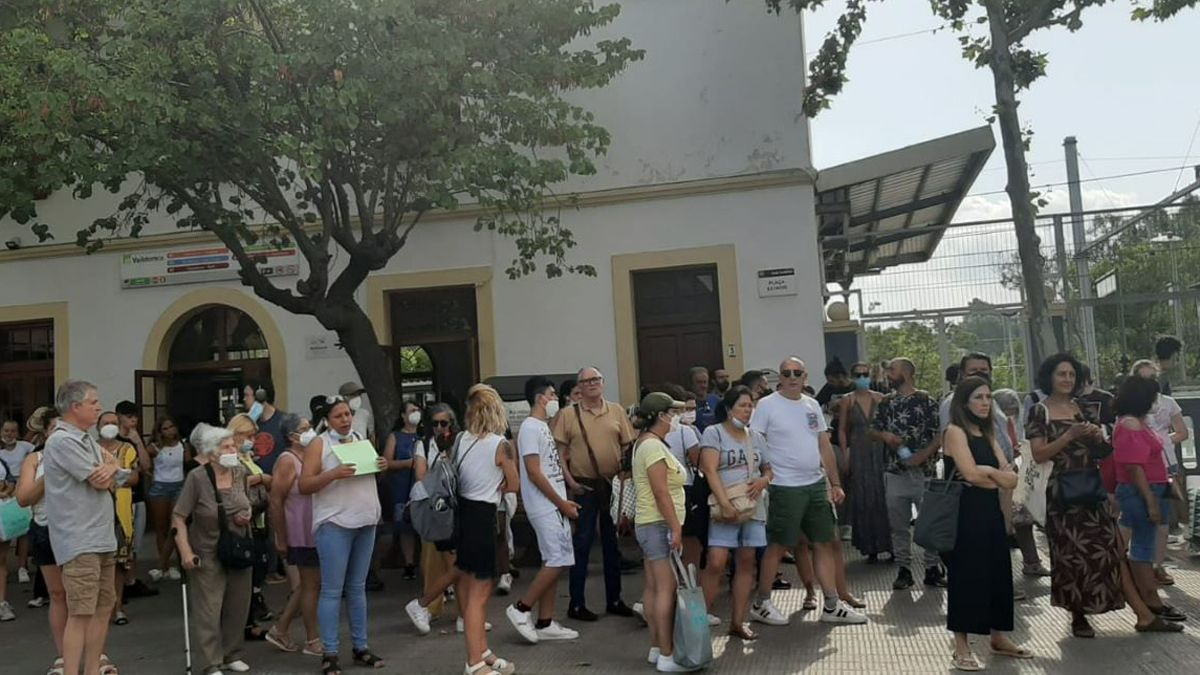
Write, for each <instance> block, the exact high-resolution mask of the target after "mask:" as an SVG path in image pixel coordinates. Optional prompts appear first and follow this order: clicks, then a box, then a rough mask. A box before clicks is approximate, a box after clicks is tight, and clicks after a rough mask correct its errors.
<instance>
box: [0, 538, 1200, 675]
mask: <svg viewBox="0 0 1200 675" xmlns="http://www.w3.org/2000/svg"><path fill="white" fill-rule="evenodd" d="M1173 563H1174V564H1176V565H1178V567H1177V568H1176V569H1174V570H1173V572H1174V574H1175V578H1176V579H1177V581H1178V584H1177V585H1176V586H1175V587H1173V588H1170V589H1167V591H1166V595H1167V597H1168V598H1169V602H1171V603H1172V604H1174V605H1176V606H1177V607H1179V608H1180V609H1182V610H1183V611H1184V612H1185V613H1186V614H1188V615H1189V616H1192V617H1196V618H1197V619H1198V620H1193V621H1190V622H1189V623H1188V624H1187V629H1186V632H1185V633H1183V634H1179V635H1139V634H1137V633H1135V632H1134V630H1133V617H1132V614H1131V613H1130V612H1128V611H1122V612H1114V613H1110V614H1107V615H1104V616H1101V617H1096V618H1095V621H1094V622H1093V625H1095V627H1096V629H1097V632H1098V633H1099V637H1098V638H1097V639H1095V640H1078V639H1074V638H1072V637H1070V634H1069V630H1068V625H1067V624H1068V617H1067V615H1066V614H1065V613H1064V612H1062V611H1061V610H1058V609H1055V608H1052V607H1050V605H1049V597H1048V595H1049V592H1050V584H1049V580H1048V579H1037V580H1026V579H1019V580H1018V585H1019V587H1023V588H1025V589H1026V591H1027V592H1028V593H1029V599H1028V600H1026V601H1024V602H1020V603H1018V609H1017V626H1016V633H1015V636H1014V637H1015V639H1016V641H1017V642H1019V643H1021V644H1023V645H1025V646H1027V647H1029V648H1030V649H1032V650H1033V651H1034V652H1035V653H1036V654H1037V658H1036V659H1035V660H1033V661H1025V662H1014V661H1007V660H999V659H996V658H993V657H991V656H990V655H988V654H987V653H986V648H987V643H986V640H983V639H979V640H977V644H978V646H979V654H980V656H981V658H982V659H983V660H984V662H985V663H986V664H987V665H988V672H995V673H1078V674H1080V675H1095V674H1096V673H1117V672H1137V673H1147V674H1148V673H1162V674H1164V675H1166V674H1171V675H1176V674H1180V673H1200V665H1198V664H1200V564H1197V562H1196V561H1195V560H1193V559H1191V558H1190V557H1188V556H1186V555H1184V554H1182V553H1179V552H1174V553H1173ZM525 572H526V573H525V574H524V575H523V576H522V579H521V580H520V582H518V584H517V587H518V589H520V588H522V587H523V585H524V582H527V581H528V579H529V578H530V577H531V576H532V570H526V571H525ZM788 574H789V577H790V578H792V579H793V580H794V579H795V573H794V570H789V571H788ZM849 575H850V583H851V586H852V587H853V589H854V591H855V592H856V593H858V594H859V595H861V596H862V597H864V598H865V599H866V601H867V603H868V610H867V612H868V615H869V616H870V618H871V623H870V624H868V625H866V626H841V627H836V628H830V627H827V626H826V625H825V624H820V623H818V622H817V621H816V616H815V614H816V613H815V612H807V613H802V612H801V608H800V605H801V601H802V599H803V591H802V590H791V591H787V592H776V593H775V602H776V604H778V605H779V607H780V609H781V610H782V611H784V612H787V613H789V614H791V615H792V617H793V621H792V625H791V626H788V627H784V628H773V627H768V626H761V625H756V630H759V631H760V633H761V634H762V638H761V639H760V640H758V641H757V642H755V643H746V644H743V643H742V642H741V641H731V640H730V639H729V638H726V637H724V633H725V631H726V630H727V628H728V625H727V624H723V625H722V626H721V627H720V628H717V629H714V635H720V637H717V638H716V639H715V654H716V656H717V660H716V663H715V664H714V666H713V667H712V668H711V669H710V670H709V671H708V672H712V673H723V674H735V673H739V674H740V673H799V672H805V673H945V672H949V660H950V659H949V655H950V638H949V635H948V634H947V633H946V630H945V616H944V613H943V612H944V607H945V591H944V590H940V589H934V590H930V591H925V590H924V589H923V588H922V587H921V585H920V584H919V583H918V584H917V586H916V587H915V588H914V589H912V590H911V591H905V592H900V593H895V592H893V591H892V590H891V582H892V579H893V578H894V575H895V568H894V567H892V566H890V565H879V566H869V565H866V564H865V563H864V562H863V561H861V560H853V561H852V562H851V563H850V564H849ZM10 578H12V582H10V584H9V595H10V600H11V601H12V604H13V606H14V607H15V608H16V611H17V613H18V618H17V620H16V621H14V622H10V623H4V624H0V644H2V645H3V646H4V648H3V652H0V672H3V673H6V674H8V673H12V674H14V675H15V674H20V675H27V674H28V675H41V674H42V673H44V672H46V668H47V667H48V665H49V664H50V661H51V660H52V653H53V647H52V643H51V641H50V638H49V637H48V631H47V623H46V610H45V609H27V608H26V607H25V603H26V601H27V600H28V599H29V597H30V590H31V587H30V586H28V585H18V584H17V583H16V579H15V575H12V576H11V577H10ZM919 578H920V577H919V576H918V579H919ZM385 579H386V580H387V584H388V585H387V590H386V591H385V592H382V593H376V594H371V595H369V602H370V608H371V610H370V611H371V646H372V648H373V649H374V650H375V651H377V652H378V653H379V654H380V655H381V656H383V657H384V658H385V659H386V660H387V662H388V666H387V667H386V668H384V669H382V670H381V671H379V672H381V673H388V674H390V673H396V674H404V675H416V674H425V673H429V674H434V673H437V674H440V675H452V674H456V673H461V672H462V667H463V666H462V664H463V661H464V648H463V642H462V638H461V636H459V635H456V634H454V632H453V630H454V624H453V621H452V619H442V620H439V621H437V622H435V623H434V631H433V632H432V633H431V634H430V635H428V636H425V637H420V636H418V635H417V634H416V633H415V631H414V630H413V628H412V626H411V625H410V624H409V622H408V618H407V617H406V615H405V614H404V609H403V607H404V603H405V602H407V601H408V600H409V599H410V598H411V597H412V596H413V595H414V594H415V592H416V583H415V582H404V581H401V580H400V579H399V576H398V575H397V574H396V573H394V572H390V573H388V574H387V575H386V576H385ZM623 579H624V582H625V586H626V592H625V598H626V600H627V601H628V602H630V603H631V604H632V602H633V600H634V599H636V597H637V593H638V591H639V589H640V586H641V578H640V574H639V575H630V576H625V577H623ZM589 581H590V583H589V590H590V591H592V592H593V593H598V594H600V595H602V593H603V589H602V583H601V581H600V578H599V569H598V565H595V566H594V569H593V574H592V578H591V579H590V580H589ZM160 588H161V590H162V594H161V595H159V596H158V597H156V598H149V599H138V600H134V601H132V602H130V603H129V604H128V605H127V611H128V613H129V616H130V623H129V624H128V625H126V626H113V627H112V631H111V632H110V634H109V635H110V637H109V643H108V650H107V651H108V654H110V655H111V656H112V658H113V660H114V662H115V663H117V664H118V665H119V666H120V668H121V673H122V674H123V675H160V674H169V673H183V672H184V667H183V636H182V623H183V622H182V618H181V612H180V598H179V584H178V583H173V582H163V583H161V584H160ZM561 590H562V592H563V593H564V594H565V591H566V586H565V580H564V582H563V585H562V589H561ZM283 592H284V587H283V586H281V585H275V586H270V587H268V594H269V596H270V597H271V599H272V602H273V606H275V607H278V606H281V604H282V603H281V599H282V593H283ZM511 600H512V598H511V597H510V598H509V599H508V601H511ZM561 602H562V605H563V607H564V610H565V605H566V598H565V597H563V599H562V601H561ZM504 604H505V600H504V599H494V600H493V601H492V604H491V607H490V612H489V613H490V616H489V618H490V620H491V621H492V622H493V623H494V624H495V630H494V632H492V633H491V634H490V639H489V644H490V645H491V647H492V649H493V650H495V651H496V652H497V653H498V654H500V655H502V656H504V657H506V658H508V659H510V660H512V661H514V662H516V664H517V667H518V672H520V673H541V674H546V675H550V674H558V673H579V674H587V675H607V674H609V673H613V674H616V673H639V672H646V673H649V672H652V671H651V670H650V668H649V666H648V665H646V663H645V660H644V659H645V655H646V650H647V647H648V643H647V634H646V632H645V629H643V628H641V627H639V624H638V623H637V620H636V619H620V618H609V617H605V618H601V620H600V621H599V622H597V623H594V624H578V623H574V622H569V621H564V623H566V624H567V625H570V626H572V627H574V628H577V629H579V630H580V632H581V633H582V638H581V639H580V640H579V641H577V642H572V643H554V644H543V645H537V646H531V645H527V644H524V643H523V642H522V641H521V640H520V638H519V637H517V635H516V633H515V632H514V631H513V630H512V628H511V626H509V624H508V622H507V620H506V619H505V618H504V613H503V609H504ZM601 604H602V603H601V600H600V597H599V596H596V597H595V598H594V600H593V605H592V606H593V608H598V607H600V606H601ZM727 611H728V610H727V604H726V603H725V600H724V599H722V600H721V604H720V606H719V607H718V614H721V615H726V614H727ZM451 612H453V608H452V607H451ZM560 614H562V612H560ZM293 629H294V633H295V636H296V637H297V638H299V637H300V632H301V627H300V625H299V622H297V624H296V625H295V626H294V627H293ZM343 640H346V641H348V640H347V638H346V637H344V638H343ZM246 661H247V662H249V663H250V664H251V665H252V666H253V667H254V670H253V672H254V673H259V674H260V675H283V674H289V675H290V674H293V673H296V674H299V673H305V674H308V673H317V672H319V664H318V660H317V659H315V658H311V657H304V656H301V655H299V654H282V653H280V652H278V651H276V650H275V649H274V648H272V647H271V646H269V645H267V644H266V643H254V644H252V645H250V646H249V647H248V650H247V655H246ZM348 661H349V659H346V660H345V662H344V665H345V666H347V672H360V673H361V672H366V671H364V670H363V669H361V668H354V667H351V666H350V664H349V663H348ZM194 672H195V673H196V674H197V675H202V671H201V670H200V669H199V668H196V669H195V671H194Z"/></svg>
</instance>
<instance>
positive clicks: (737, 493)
mask: <svg viewBox="0 0 1200 675" xmlns="http://www.w3.org/2000/svg"><path fill="white" fill-rule="evenodd" d="M715 428H716V430H717V437H718V438H719V439H721V440H720V442H722V443H723V442H724V437H723V436H722V435H721V428H720V427H719V426H718V427H715ZM757 470H758V461H757V457H755V456H754V439H753V438H751V436H750V431H749V430H747V431H746V482H744V483H735V484H733V485H726V486H725V496H726V497H728V498H729V503H730V504H732V505H733V514H727V513H723V509H721V505H720V501H719V500H718V499H717V496H716V495H715V494H710V495H709V496H708V508H709V509H714V510H716V511H718V512H722V513H721V515H725V516H728V515H733V516H734V522H736V523H745V522H749V521H750V520H753V518H754V514H755V513H756V512H757V511H758V499H756V498H754V497H751V496H750V481H752V480H754V474H755V472H756V471H757Z"/></svg>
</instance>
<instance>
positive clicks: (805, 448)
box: [750, 356, 867, 626]
mask: <svg viewBox="0 0 1200 675" xmlns="http://www.w3.org/2000/svg"><path fill="white" fill-rule="evenodd" d="M807 381H808V371H807V369H806V368H805V365H804V362H803V361H801V360H800V359H799V358H797V357H795V356H791V357H788V358H787V359H785V360H784V362H783V363H782V364H780V366H779V389H778V390H777V391H776V392H775V393H774V394H771V395H770V396H767V397H765V398H763V399H762V400H761V401H759V402H758V405H757V407H756V408H755V409H754V417H752V418H751V420H750V426H751V428H753V429H754V430H755V431H757V432H759V433H761V434H762V435H763V436H765V437H766V439H767V459H768V460H769V461H770V463H771V468H772V470H773V471H774V476H773V477H772V479H771V485H770V487H769V488H768V489H767V490H768V495H769V498H768V500H767V506H768V508H767V541H768V542H769V544H768V546H767V551H766V553H765V554H764V555H763V559H762V568H761V570H760V573H759V577H758V578H759V587H758V600H757V601H756V602H755V603H754V606H753V607H752V608H751V610H750V616H751V618H753V619H754V620H755V621H759V622H761V623H765V624H768V625H773V626H782V625H786V624H787V623H788V618H787V617H786V616H784V615H783V613H781V612H780V611H779V610H778V609H776V608H775V606H774V605H773V604H772V603H771V585H772V582H773V581H774V579H775V573H776V572H777V571H778V570H779V564H780V562H781V561H782V559H783V556H784V554H785V553H786V552H787V551H789V550H791V549H794V548H795V547H796V546H797V545H798V544H799V543H800V540H801V537H805V538H807V539H808V541H809V542H810V544H811V545H812V547H813V551H814V553H815V558H816V565H815V566H816V573H817V581H818V582H819V583H820V584H821V590H822V592H823V593H824V595H825V608H824V611H823V612H822V613H821V621H823V622H826V623H851V624H861V623H866V622H867V617H866V616H865V615H864V614H862V613H860V612H857V611H855V610H854V609H851V608H850V607H849V606H848V605H847V604H846V603H844V602H842V601H841V600H840V599H839V597H838V592H837V563H836V557H835V551H834V537H835V536H836V529H837V528H836V525H837V522H836V518H835V517H834V512H833V505H834V504H840V503H841V502H842V501H843V500H844V499H845V498H846V493H845V492H843V490H842V485H841V480H840V478H839V476H838V472H837V462H836V460H835V459H834V455H833V446H832V445H830V442H829V429H828V427H827V426H826V424H825V415H824V414H823V413H822V412H821V406H820V404H818V403H817V401H816V400H815V399H813V398H811V397H809V396H807V395H805V393H804V387H805V385H806V384H807Z"/></svg>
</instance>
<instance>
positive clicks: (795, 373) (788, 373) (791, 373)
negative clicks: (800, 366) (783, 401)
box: [779, 370, 808, 378]
mask: <svg viewBox="0 0 1200 675" xmlns="http://www.w3.org/2000/svg"><path fill="white" fill-rule="evenodd" d="M807 374H808V373H806V372H805V371H803V370H781V371H779V376H780V377H796V378H800V377H804V376H805V375H807Z"/></svg>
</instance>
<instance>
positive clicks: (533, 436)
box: [504, 376, 579, 644]
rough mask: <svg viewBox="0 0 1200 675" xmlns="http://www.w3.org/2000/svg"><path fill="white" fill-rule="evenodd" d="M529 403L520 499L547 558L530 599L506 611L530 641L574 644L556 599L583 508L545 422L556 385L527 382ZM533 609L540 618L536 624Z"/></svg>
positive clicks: (521, 442)
mask: <svg viewBox="0 0 1200 675" xmlns="http://www.w3.org/2000/svg"><path fill="white" fill-rule="evenodd" d="M525 400H526V401H528V402H529V417H527V418H525V421H524V422H522V423H521V430H520V432H519V433H518V434H517V451H518V452H519V453H520V455H521V496H522V497H523V499H524V500H525V515H526V517H528V518H529V524H530V525H531V526H533V531H534V533H535V534H536V535H537V541H538V550H539V551H540V552H541V554H542V569H540V570H538V573H537V576H535V577H534V578H533V583H531V584H529V588H528V589H526V591H525V596H524V597H522V598H521V599H520V600H518V601H517V602H516V603H515V604H512V605H509V606H508V608H507V609H505V611H504V613H505V614H506V615H507V616H508V620H509V622H511V623H512V625H513V628H515V629H516V630H517V632H518V633H520V634H521V637H523V638H525V639H526V640H528V641H529V642H531V643H534V644H536V643H538V642H540V641H543V640H574V639H576V638H578V637H579V633H578V632H576V631H574V630H571V629H570V628H566V627H564V626H562V625H560V624H559V623H558V622H557V621H555V620H554V598H555V596H556V595H557V594H558V577H559V576H560V575H561V574H562V571H563V570H564V569H567V568H570V567H571V566H573V565H574V564H575V545H574V543H572V539H571V521H572V520H575V519H576V518H578V517H579V504H576V503H575V502H573V501H571V500H569V499H567V484H566V479H565V478H564V477H563V467H562V462H561V460H560V458H559V454H558V447H557V446H556V445H555V443H554V434H553V433H551V431H550V425H549V424H547V423H546V420H548V419H550V418H552V417H554V416H555V415H556V414H557V413H558V394H557V393H556V392H555V391H554V383H553V382H551V381H550V380H549V379H547V378H545V377H541V376H538V377H531V378H529V380H527V381H526V382H525ZM534 606H537V609H538V618H537V620H536V621H534V619H533V616H532V613H533V608H534Z"/></svg>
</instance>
